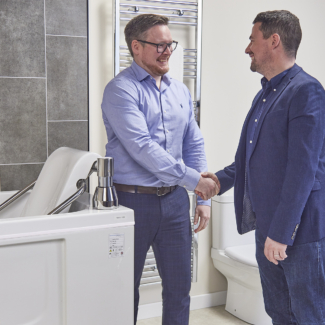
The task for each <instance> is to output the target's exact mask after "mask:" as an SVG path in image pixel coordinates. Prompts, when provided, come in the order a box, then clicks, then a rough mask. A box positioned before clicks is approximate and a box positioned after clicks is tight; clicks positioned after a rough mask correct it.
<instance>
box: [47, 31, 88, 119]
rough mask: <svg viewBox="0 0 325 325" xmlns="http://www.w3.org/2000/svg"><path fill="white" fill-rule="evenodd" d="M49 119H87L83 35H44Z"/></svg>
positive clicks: (85, 41) (85, 48) (85, 45)
mask: <svg viewBox="0 0 325 325" xmlns="http://www.w3.org/2000/svg"><path fill="white" fill-rule="evenodd" d="M46 58H47V98H48V101H47V107H48V119H49V120H87V119H88V73H87V39H85V38H78V37H64V36H61V37H58V36H47V38H46Z"/></svg>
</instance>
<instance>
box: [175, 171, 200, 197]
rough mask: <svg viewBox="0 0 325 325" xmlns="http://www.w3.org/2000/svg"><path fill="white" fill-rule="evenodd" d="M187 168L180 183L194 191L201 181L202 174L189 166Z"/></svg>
mask: <svg viewBox="0 0 325 325" xmlns="http://www.w3.org/2000/svg"><path fill="white" fill-rule="evenodd" d="M185 168H186V169H185V175H184V177H183V178H182V179H181V180H180V182H179V183H178V185H179V186H183V187H185V188H186V189H187V190H188V191H194V190H195V188H196V186H197V184H198V183H199V180H200V177H201V174H200V173H199V172H198V171H196V170H195V169H193V168H190V167H187V166H185Z"/></svg>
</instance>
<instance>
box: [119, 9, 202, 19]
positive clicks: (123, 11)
mask: <svg viewBox="0 0 325 325" xmlns="http://www.w3.org/2000/svg"><path fill="white" fill-rule="evenodd" d="M120 14H130V15H141V14H147V12H144V11H142V12H141V11H128V10H120ZM155 14H156V15H162V16H165V17H176V18H188V19H197V16H184V15H183V16H180V15H175V14H164V13H161V12H155Z"/></svg>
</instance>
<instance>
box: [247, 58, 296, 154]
mask: <svg viewBox="0 0 325 325" xmlns="http://www.w3.org/2000/svg"><path fill="white" fill-rule="evenodd" d="M301 70H302V69H301V68H300V67H299V66H298V65H296V64H295V65H294V66H293V67H292V69H291V70H290V71H289V72H288V74H287V75H286V76H285V77H284V79H283V81H282V82H281V83H280V85H279V86H278V87H277V89H276V92H273V93H272V94H273V96H271V97H270V98H269V100H268V101H267V102H266V106H265V113H264V114H263V115H262V116H263V117H262V121H261V122H260V123H259V125H258V126H257V129H256V141H254V147H253V150H252V154H251V156H250V157H249V159H250V158H251V157H252V155H253V153H254V150H255V147H256V143H257V139H258V137H259V134H260V131H261V128H262V125H263V122H264V119H265V116H266V115H267V113H268V111H269V110H270V108H271V107H272V105H273V104H274V102H275V101H276V100H277V99H278V98H279V96H280V95H281V94H282V93H283V91H284V90H285V89H286V88H287V87H288V85H289V84H290V82H291V80H292V79H293V78H294V77H295V76H296V75H297V73H298V72H300V71H301Z"/></svg>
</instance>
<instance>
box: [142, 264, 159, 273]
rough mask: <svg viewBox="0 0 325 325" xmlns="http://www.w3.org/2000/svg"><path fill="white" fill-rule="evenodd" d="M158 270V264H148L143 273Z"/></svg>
mask: <svg viewBox="0 0 325 325" xmlns="http://www.w3.org/2000/svg"><path fill="white" fill-rule="evenodd" d="M156 270H157V265H156V264H148V265H145V266H144V267H143V272H146V271H156Z"/></svg>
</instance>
